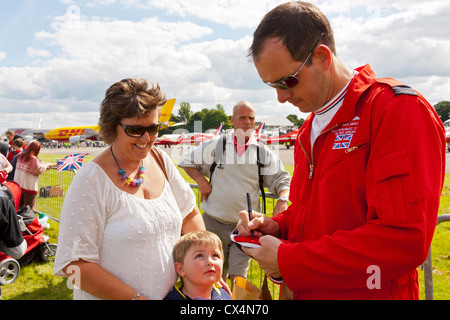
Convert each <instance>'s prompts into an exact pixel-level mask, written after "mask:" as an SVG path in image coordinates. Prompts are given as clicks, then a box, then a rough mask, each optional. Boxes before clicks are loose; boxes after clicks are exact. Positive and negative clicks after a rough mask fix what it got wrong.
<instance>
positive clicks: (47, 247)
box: [40, 242, 58, 262]
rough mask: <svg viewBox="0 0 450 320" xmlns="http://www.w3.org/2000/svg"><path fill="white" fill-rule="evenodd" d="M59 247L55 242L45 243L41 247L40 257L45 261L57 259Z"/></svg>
mask: <svg viewBox="0 0 450 320" xmlns="http://www.w3.org/2000/svg"><path fill="white" fill-rule="evenodd" d="M57 247H58V245H57V244H55V243H47V242H46V243H44V245H43V246H42V249H41V253H40V257H41V260H42V261H44V262H49V261H53V260H55V255H56V248H57Z"/></svg>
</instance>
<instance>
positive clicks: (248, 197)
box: [247, 192, 255, 238]
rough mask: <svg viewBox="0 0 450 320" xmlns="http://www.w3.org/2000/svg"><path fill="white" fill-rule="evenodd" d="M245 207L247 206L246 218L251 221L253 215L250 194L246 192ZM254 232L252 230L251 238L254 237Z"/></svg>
mask: <svg viewBox="0 0 450 320" xmlns="http://www.w3.org/2000/svg"><path fill="white" fill-rule="evenodd" d="M247 205H248V217H249V221H252V220H253V215H252V202H251V200H250V193H248V192H247ZM254 234H255V232H254V231H253V230H252V238H253V236H254Z"/></svg>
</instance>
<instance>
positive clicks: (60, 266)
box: [5, 1, 445, 300]
mask: <svg viewBox="0 0 450 320" xmlns="http://www.w3.org/2000/svg"><path fill="white" fill-rule="evenodd" d="M336 52H337V50H336V44H335V40H334V33H333V30H332V28H331V25H330V23H329V21H328V19H327V17H326V16H325V15H324V14H323V13H322V12H321V11H320V9H319V8H318V7H317V6H315V5H313V4H311V3H307V2H302V1H293V2H288V3H285V4H281V5H279V6H277V7H276V8H274V9H273V10H271V11H270V12H268V13H267V14H266V16H265V17H264V18H263V19H262V21H261V23H260V24H259V26H258V27H257V29H256V31H255V32H254V37H253V43H252V45H251V47H250V50H249V56H250V57H251V58H252V60H253V63H254V65H255V68H256V70H257V72H258V74H259V76H260V78H261V79H262V81H263V82H264V83H265V84H267V85H269V86H270V87H272V88H274V89H275V90H276V94H277V97H278V100H279V102H280V103H285V102H289V103H291V104H292V105H294V106H296V107H298V109H299V110H300V111H301V112H306V113H310V116H309V117H308V119H307V120H306V121H305V123H304V124H303V125H302V127H301V128H300V131H299V134H298V139H297V142H296V145H295V149H294V159H295V171H294V174H293V176H292V178H291V177H290V176H289V174H288V173H287V172H286V170H285V169H284V166H283V164H282V162H281V161H280V159H279V158H278V157H277V156H276V155H275V154H273V153H272V152H271V151H270V149H268V148H267V147H266V146H264V145H262V144H260V143H258V142H257V140H256V139H255V137H254V132H253V131H254V124H255V118H256V113H257V112H256V108H255V107H254V106H253V105H252V104H251V103H250V102H248V101H240V102H238V103H237V104H236V105H235V107H234V109H233V115H232V117H231V123H232V124H233V128H234V130H233V131H232V132H230V133H228V134H227V135H224V136H220V137H215V138H213V139H211V140H210V141H207V142H204V143H203V144H200V145H199V146H198V147H196V148H194V149H192V150H190V151H188V152H187V153H186V154H184V155H183V156H182V157H181V159H180V161H179V163H178V165H179V167H180V168H183V169H184V170H185V171H186V173H187V174H188V175H189V176H190V177H192V178H193V179H194V180H195V181H196V182H197V183H198V186H199V190H200V197H201V209H202V210H203V211H204V213H203V214H202V213H201V212H200V209H199V208H198V207H197V205H196V199H195V195H194V193H193V191H192V189H191V188H190V186H189V184H187V183H186V181H185V180H184V179H183V178H182V176H181V175H180V173H179V171H178V169H177V167H176V166H175V165H174V163H173V162H172V161H171V159H170V157H169V156H168V155H167V154H166V153H165V152H164V151H162V150H161V149H158V148H154V147H153V143H154V141H155V139H156V137H157V134H158V131H159V129H160V126H161V124H160V123H158V110H159V108H160V107H161V106H162V105H163V104H164V103H165V101H166V98H165V95H164V93H163V91H162V90H161V88H160V87H159V85H158V84H156V83H155V84H154V83H152V82H149V81H147V80H144V79H131V78H128V79H123V80H121V81H118V82H116V83H114V84H113V85H112V86H111V87H109V88H108V89H107V90H106V94H105V98H104V100H103V101H102V103H101V107H100V120H99V125H100V134H101V135H102V137H103V139H104V141H105V142H106V143H107V144H108V145H109V146H110V147H108V148H107V149H105V150H103V152H102V153H101V154H99V155H98V156H97V157H96V158H95V159H94V160H93V161H91V162H89V163H87V164H86V165H85V166H83V168H82V169H81V170H80V171H79V172H78V174H77V175H76V176H75V178H74V180H73V182H72V185H71V186H70V188H69V190H68V192H67V194H66V197H65V202H64V205H63V209H62V212H61V222H60V226H59V239H58V251H57V254H56V259H55V263H54V273H55V275H58V276H63V277H70V279H72V280H73V281H74V282H75V287H74V299H125V300H127V299H128V300H143V299H169V300H170V299H175V300H190V299H230V293H231V290H230V287H229V286H228V284H227V282H226V279H227V278H228V277H229V278H231V279H233V278H235V277H238V276H239V277H246V272H247V268H248V263H249V259H250V258H253V259H255V260H256V261H257V262H258V263H259V265H260V267H261V268H262V269H263V270H264V272H265V274H266V275H268V276H270V277H271V278H272V279H277V281H280V282H282V286H283V288H284V289H283V294H282V296H280V298H281V299H418V297H419V296H418V275H417V270H416V268H417V267H418V266H419V265H420V264H421V263H422V262H423V261H424V260H425V258H426V256H427V254H428V249H429V247H430V244H431V240H432V237H433V233H434V228H435V226H436V220H437V214H438V208H439V201H440V196H441V191H442V187H443V180H444V174H445V170H444V168H445V134H444V128H443V124H442V122H441V121H440V119H439V117H438V116H437V114H436V112H435V111H434V109H433V108H432V106H431V105H430V104H429V103H428V102H427V101H426V100H425V98H424V97H423V96H422V95H421V94H420V93H418V92H417V91H415V90H414V89H413V88H411V87H409V86H407V85H405V84H403V83H401V82H399V81H397V80H394V79H392V78H378V77H377V76H376V74H375V73H374V71H372V69H371V67H370V66H369V65H365V66H362V67H359V68H357V69H355V70H352V69H350V68H349V67H347V66H346V65H345V63H344V62H343V61H342V60H341V59H340V58H339V57H338V55H337V53H336ZM30 147H31V144H30V146H27V148H26V149H25V150H27V149H29V148H30ZM23 153H25V151H21V153H20V154H23ZM37 154H38V151H37ZM37 154H36V153H33V154H32V157H33V156H34V157H37ZM19 159H20V158H19ZM26 159H28V158H26ZM33 159H34V158H33ZM18 161H20V160H18ZM22 161H25V160H24V159H23V160H22ZM36 165H37V163H36ZM19 168H21V166H18V167H17V170H18V169H19ZM33 168H34V169H33V170H37V167H33ZM40 168H41V167H40ZM5 170H6V171H7V170H8V169H5ZM39 170H41V169H39ZM17 174H18V173H17V172H16V176H17ZM291 179H292V180H291ZM30 188H31V187H30ZM264 188H268V189H269V190H270V191H272V192H273V193H275V194H277V195H278V200H277V203H276V206H275V208H274V212H273V215H268V214H265V213H266V212H265V209H264V207H263V208H261V207H260V201H259V196H260V192H261V190H262V191H263V192H264ZM31 189H32V188H31ZM246 194H248V198H246ZM250 204H252V205H253V206H251V205H250ZM261 209H262V210H261ZM260 211H262V212H260ZM205 230H207V231H205ZM231 233H237V234H238V235H239V236H246V237H251V238H253V239H255V238H256V239H258V241H259V246H256V247H253V248H246V247H243V246H239V247H238V246H237V245H236V243H233V242H232V241H231V240H230V234H231ZM370 270H378V271H377V272H378V273H376V274H374V275H373V277H371V276H372V275H371V274H368V271H370ZM369 278H370V279H371V280H373V281H374V283H369V280H368V279H369ZM231 284H232V282H231ZM231 287H232V285H231ZM231 289H232V288H231Z"/></svg>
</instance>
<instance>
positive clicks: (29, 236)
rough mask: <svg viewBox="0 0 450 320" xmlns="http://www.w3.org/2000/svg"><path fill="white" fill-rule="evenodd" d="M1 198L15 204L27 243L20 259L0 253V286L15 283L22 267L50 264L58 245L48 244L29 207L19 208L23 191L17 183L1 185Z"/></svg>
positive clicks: (10, 182) (9, 182) (42, 229)
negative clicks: (42, 263)
mask: <svg viewBox="0 0 450 320" xmlns="http://www.w3.org/2000/svg"><path fill="white" fill-rule="evenodd" d="M0 196H2V197H6V198H8V199H9V200H11V201H12V202H13V203H14V208H15V210H16V213H17V219H18V220H19V225H20V229H21V232H22V235H23V238H24V240H25V241H26V242H27V249H26V251H25V254H24V255H23V256H22V257H21V258H20V259H17V260H16V259H14V258H11V257H10V256H8V255H6V254H5V253H3V252H0V286H4V285H7V284H11V283H13V282H14V281H15V280H16V279H17V277H18V276H19V273H20V267H21V266H23V265H25V264H28V263H30V262H32V261H33V260H41V261H44V262H48V261H51V260H53V259H54V257H55V254H56V248H57V245H56V244H54V243H49V242H48V237H47V236H44V235H43V233H44V228H43V227H42V226H41V224H40V223H39V220H38V218H37V216H36V214H35V212H34V211H33V210H31V208H30V207H29V206H26V207H22V208H19V201H20V197H21V189H20V187H19V185H18V184H17V183H15V182H12V181H8V182H5V183H3V184H0Z"/></svg>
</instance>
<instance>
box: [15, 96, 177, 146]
mask: <svg viewBox="0 0 450 320" xmlns="http://www.w3.org/2000/svg"><path fill="white" fill-rule="evenodd" d="M175 101H176V99H175V98H174V99H170V100H167V101H166V103H165V104H164V105H163V106H162V108H161V115H160V116H159V118H158V121H159V122H161V124H162V126H161V129H163V128H167V127H169V126H173V125H176V123H175V122H172V121H170V115H171V114H172V110H173V107H174V105H175ZM40 123H42V119H41V122H40ZM8 130H13V131H14V133H16V134H21V135H22V136H26V137H27V138H29V139H28V140H31V139H36V140H38V141H45V140H46V139H47V140H54V141H60V142H71V143H78V142H83V141H85V140H94V141H98V140H101V138H100V134H99V132H100V127H99V126H98V125H96V126H76V127H61V128H56V129H51V130H48V129H40V128H38V129H32V128H12V129H8Z"/></svg>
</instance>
